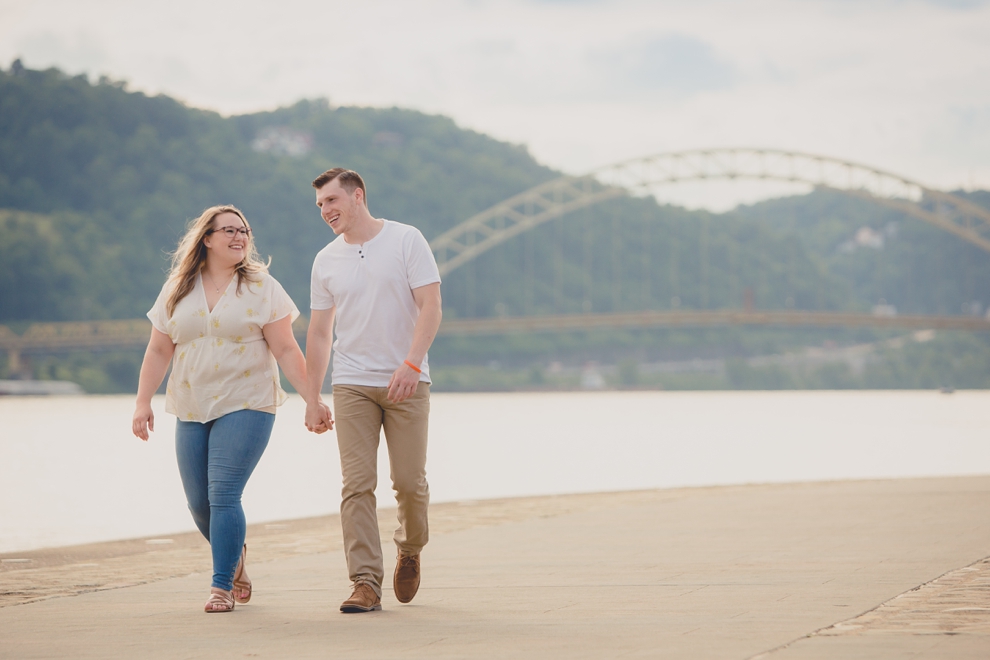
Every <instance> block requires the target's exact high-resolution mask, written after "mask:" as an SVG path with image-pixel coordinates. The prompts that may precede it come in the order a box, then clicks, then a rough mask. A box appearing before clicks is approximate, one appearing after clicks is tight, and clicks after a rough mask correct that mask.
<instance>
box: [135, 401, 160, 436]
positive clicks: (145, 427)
mask: <svg viewBox="0 0 990 660" xmlns="http://www.w3.org/2000/svg"><path fill="white" fill-rule="evenodd" d="M149 430H150V431H151V432H152V433H154V431H155V413H154V412H152V410H151V405H150V404H140V403H139V404H138V406H137V409H136V410H135V411H134V418H133V419H132V420H131V431H132V432H133V433H134V435H136V436H137V437H139V438H141V439H142V440H144V441H145V442H147V441H148V431H149Z"/></svg>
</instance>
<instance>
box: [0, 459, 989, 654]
mask: <svg viewBox="0 0 990 660" xmlns="http://www.w3.org/2000/svg"><path fill="white" fill-rule="evenodd" d="M988 505H990V476H981V477H951V478H936V479H897V480H882V481H842V482H819V483H803V484H778V485H754V486H727V487H713V488H684V489H669V490H652V491H638V492H626V493H605V494H589V495H569V496H552V497H534V498H516V499H503V500H492V501H481V502H459V503H446V504H440V505H437V506H434V507H432V508H431V519H432V532H433V533H432V540H431V543H430V545H429V546H428V547H427V550H426V551H425V552H424V555H423V557H424V581H423V587H422V589H421V591H420V594H419V595H418V596H417V598H416V600H415V601H413V603H412V604H411V605H406V606H403V605H399V604H398V603H397V602H396V601H395V599H394V597H393V596H392V594H391V590H390V589H389V588H388V585H386V589H385V594H384V597H383V602H384V608H385V609H384V611H383V612H380V613H374V614H370V615H360V616H346V615H342V614H340V613H339V612H338V611H337V605H338V604H339V602H340V601H341V600H342V599H343V598H344V597H346V595H347V593H348V589H347V580H346V570H345V568H344V562H343V556H342V553H341V552H340V549H339V548H340V534H339V521H338V520H337V518H336V516H325V517H322V518H310V519H305V520H297V521H286V522H281V523H271V524H267V525H255V526H252V527H251V529H250V537H249V543H250V545H249V552H250V563H249V566H250V569H251V576H252V578H253V580H254V582H255V598H254V599H253V600H252V602H251V604H250V605H247V606H238V608H237V610H236V611H235V612H234V613H233V614H231V615H227V616H224V617H207V616H205V615H204V614H202V612H201V610H200V608H201V601H203V600H204V599H205V594H206V591H207V589H206V585H207V584H208V582H209V551H208V548H207V546H206V544H205V542H204V541H202V539H197V538H196V536H195V535H178V536H170V537H167V538H157V539H140V540H134V541H124V542H115V543H107V544H93V545H89V546H75V547H72V548H61V549H51V550H37V551H32V552H26V553H16V555H10V554H7V555H2V556H0V559H2V560H5V561H4V563H2V564H0V567H2V573H0V583H2V584H3V585H4V587H3V589H2V591H3V595H2V599H3V600H2V602H0V604H2V605H5V606H4V607H0V629H2V630H3V631H4V634H3V636H2V639H0V657H17V658H32V657H46V658H50V657H70V656H71V657H101V658H102V657H130V656H132V655H136V654H137V653H140V654H141V655H142V657H152V658H157V657H163V658H164V657H170V658H171V657H211V658H218V657H244V656H245V655H251V656H252V657H254V656H257V657H289V656H291V657H352V656H354V655H356V654H361V655H364V656H367V657H399V656H401V657H412V658H416V657H430V658H455V657H456V658H463V657H509V656H512V657H547V656H557V657H589V658H601V657H618V656H621V655H629V656H635V657H671V658H698V657H706V658H707V657H712V658H714V657H718V658H723V657H724V658H752V657H768V658H771V659H772V660H777V659H778V658H785V659H789V658H819V657H845V658H854V657H870V658H888V657H889V658H900V657H912V658H935V657H940V658H944V657H952V658H968V657H973V658H985V657H987V655H988V652H990V594H988V591H990V590H988V589H987V586H986V585H987V584H990V562H987V561H985V558H986V557H987V555H988V554H990V526H987V525H986V523H985V512H986V510H987V507H988ZM381 520H382V527H383V530H390V529H391V528H392V527H393V526H394V523H393V520H392V514H391V513H390V512H388V511H383V512H382V513H381ZM389 536H390V533H388V532H387V531H386V532H385V533H384V534H383V537H384V540H385V543H384V545H385V550H386V557H391V555H392V552H393V549H392V548H391V543H390V541H389V540H388V538H389ZM10 559H21V560H23V559H29V560H31V561H29V562H10V561H9V560H10ZM390 568H391V561H389V562H387V566H386V569H387V571H388V569H390ZM56 630H57V634H56V633H55V631H56Z"/></svg>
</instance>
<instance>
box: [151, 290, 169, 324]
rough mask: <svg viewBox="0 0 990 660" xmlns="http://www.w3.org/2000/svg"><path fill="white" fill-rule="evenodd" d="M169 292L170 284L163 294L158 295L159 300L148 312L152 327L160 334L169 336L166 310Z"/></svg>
mask: <svg viewBox="0 0 990 660" xmlns="http://www.w3.org/2000/svg"><path fill="white" fill-rule="evenodd" d="M168 290H169V283H168V282H166V283H165V286H163V287H162V290H161V292H160V293H159V294H158V299H157V300H155V304H154V306H153V307H152V308H151V309H150V310H148V320H150V321H151V325H152V326H153V327H154V328H155V330H157V331H158V332H161V333H164V334H166V335H167V334H169V331H168V313H167V312H166V309H165V303H166V302H167V301H168Z"/></svg>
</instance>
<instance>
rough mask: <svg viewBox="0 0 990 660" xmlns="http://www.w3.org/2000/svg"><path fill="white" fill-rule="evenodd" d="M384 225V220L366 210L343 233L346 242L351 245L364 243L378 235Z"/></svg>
mask: <svg viewBox="0 0 990 660" xmlns="http://www.w3.org/2000/svg"><path fill="white" fill-rule="evenodd" d="M384 226H385V221H384V220H380V219H378V218H376V217H374V216H372V215H371V214H370V213H368V212H367V211H366V212H365V213H363V214H362V215H361V216H359V218H358V219H357V221H356V222H355V223H354V226H353V227H351V229H350V231H346V232H344V233H343V234H341V235H342V236H343V237H344V242H345V243H349V244H351V245H363V244H365V243H367V242H368V241H370V240H371V239H373V238H374V237H375V236H378V232H380V231H381V230H382V227H384Z"/></svg>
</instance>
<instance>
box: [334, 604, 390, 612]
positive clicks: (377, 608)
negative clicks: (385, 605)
mask: <svg viewBox="0 0 990 660" xmlns="http://www.w3.org/2000/svg"><path fill="white" fill-rule="evenodd" d="M381 609H382V606H381V604H380V603H379V604H378V605H372V606H371V607H361V606H359V605H341V606H340V611H341V612H343V613H344V614H361V613H363V612H379V611H381Z"/></svg>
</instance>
